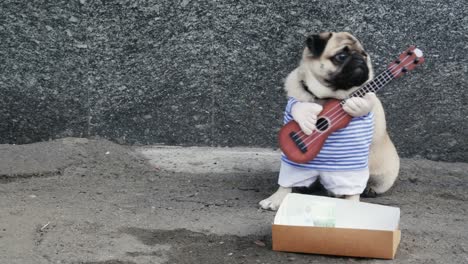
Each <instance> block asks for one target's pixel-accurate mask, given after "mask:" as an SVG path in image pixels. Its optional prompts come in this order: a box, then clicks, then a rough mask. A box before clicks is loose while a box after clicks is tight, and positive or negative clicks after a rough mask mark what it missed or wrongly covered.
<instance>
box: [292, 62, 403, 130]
mask: <svg viewBox="0 0 468 264" xmlns="http://www.w3.org/2000/svg"><path fill="white" fill-rule="evenodd" d="M407 57H408V55H407ZM407 57H405V58H404V59H403V60H406V59H407ZM398 65H399V64H394V65H392V66H391V67H389V68H388V69H387V70H385V71H383V72H382V73H380V74H379V75H378V76H377V77H375V78H374V79H373V80H372V81H371V82H369V83H368V84H369V85H370V86H371V87H370V88H372V89H375V88H376V87H377V85H376V86H374V84H373V82H374V81H375V82H379V83H380V84H382V83H381V82H380V79H381V78H383V79H384V80H385V81H387V78H388V77H391V76H388V74H385V73H387V71H390V72H391V71H392V70H393V69H395V68H396V67H397V66H398ZM384 74H385V75H384ZM388 80H391V79H388ZM366 86H367V84H366V85H364V87H363V88H364V89H365V88H366ZM360 90H361V89H358V90H357V91H356V92H354V93H352V94H351V96H350V97H352V95H353V94H355V93H356V94H358V93H360ZM365 90H366V89H365ZM350 97H348V98H350ZM348 98H345V99H348ZM339 107H340V104H337V105H335V106H334V107H333V108H332V109H330V112H332V111H335V110H338V111H335V112H333V113H332V114H331V116H330V117H329V119H330V120H331V119H332V118H334V117H335V114H340V113H341V112H340V111H339V110H340V109H339ZM336 108H338V109H336ZM325 126H326V124H323V125H321V126H318V127H317V128H318V129H322V128H324V127H325ZM300 134H302V135H301V136H300V137H299V138H298V139H302V138H303V137H307V136H311V135H307V134H305V133H304V132H303V131H302V130H300V131H299V132H296V133H294V136H297V135H300Z"/></svg>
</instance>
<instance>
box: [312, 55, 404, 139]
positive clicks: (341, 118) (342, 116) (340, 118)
mask: <svg viewBox="0 0 468 264" xmlns="http://www.w3.org/2000/svg"><path fill="white" fill-rule="evenodd" d="M411 63H413V62H412V61H411V62H409V63H408V64H405V65H404V66H403V67H402V68H401V69H400V70H399V71H397V72H396V73H393V72H392V76H389V78H390V79H389V80H392V79H394V78H395V77H394V76H396V75H398V74H400V73H401V72H402V71H403V68H404V67H406V66H408V65H410V64H411ZM343 113H344V112H341V114H340V115H341V117H339V119H338V120H336V122H335V123H337V122H339V121H341V120H343V118H345V117H346V115H347V114H346V113H344V115H343ZM340 115H338V116H340ZM322 135H324V133H320V135H318V136H317V137H316V138H314V139H312V140H311V141H310V142H309V143H307V144H305V146H306V147H308V146H309V145H310V144H312V143H313V142H314V141H315V140H317V139H318V138H319V137H320V136H322ZM304 143H305V141H304Z"/></svg>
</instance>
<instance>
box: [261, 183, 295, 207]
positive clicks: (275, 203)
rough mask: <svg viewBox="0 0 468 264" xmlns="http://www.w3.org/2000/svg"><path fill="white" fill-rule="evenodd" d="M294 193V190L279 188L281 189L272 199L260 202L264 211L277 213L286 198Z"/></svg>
mask: <svg viewBox="0 0 468 264" xmlns="http://www.w3.org/2000/svg"><path fill="white" fill-rule="evenodd" d="M291 191H292V188H285V187H279V189H278V190H277V191H276V192H275V193H274V194H273V195H271V196H270V197H268V198H266V199H265V200H262V201H260V203H259V205H260V207H261V208H262V209H265V210H273V211H276V210H278V208H279V207H280V205H281V203H282V202H283V200H284V197H286V195H287V194H288V193H290V192H291Z"/></svg>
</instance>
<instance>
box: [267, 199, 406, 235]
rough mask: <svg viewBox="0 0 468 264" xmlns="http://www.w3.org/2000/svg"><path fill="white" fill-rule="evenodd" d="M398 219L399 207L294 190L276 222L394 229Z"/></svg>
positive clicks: (278, 223)
mask: <svg viewBox="0 0 468 264" xmlns="http://www.w3.org/2000/svg"><path fill="white" fill-rule="evenodd" d="M399 219H400V209H399V208H396V207H390V206H383V205H377V204H370V203H364V202H356V201H349V200H344V199H337V198H330V197H323V196H315V195H304V194H297V193H291V194H288V195H287V196H286V198H285V199H284V200H283V203H282V204H281V206H280V208H279V210H278V212H277V213H276V216H275V220H274V224H275V225H289V226H334V227H337V228H353V229H367V230H386V231H394V230H398V225H399ZM331 224H333V225H331Z"/></svg>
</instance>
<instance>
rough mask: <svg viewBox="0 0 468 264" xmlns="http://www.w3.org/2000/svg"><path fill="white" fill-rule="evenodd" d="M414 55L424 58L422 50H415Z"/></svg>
mask: <svg viewBox="0 0 468 264" xmlns="http://www.w3.org/2000/svg"><path fill="white" fill-rule="evenodd" d="M414 54H415V55H416V57H418V58H421V57H422V56H423V52H422V50H420V49H414Z"/></svg>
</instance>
